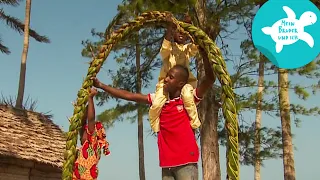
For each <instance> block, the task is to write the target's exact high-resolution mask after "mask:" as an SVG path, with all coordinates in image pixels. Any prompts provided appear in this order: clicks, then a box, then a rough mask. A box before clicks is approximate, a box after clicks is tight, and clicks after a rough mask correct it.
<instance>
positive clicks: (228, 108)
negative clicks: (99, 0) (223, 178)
mask: <svg viewBox="0 0 320 180" xmlns="http://www.w3.org/2000/svg"><path fill="white" fill-rule="evenodd" d="M169 15H170V13H169V12H159V11H152V12H146V13H142V14H141V15H140V16H138V17H136V18H135V19H134V20H132V21H129V22H127V23H125V24H123V25H122V26H121V27H119V28H118V29H117V30H115V31H114V32H113V33H111V35H110V36H108V37H107V38H108V39H106V41H105V43H104V44H103V45H102V46H101V48H100V52H99V53H98V55H96V56H95V57H94V58H93V60H92V61H91V63H90V67H89V69H88V72H87V76H86V78H85V79H84V81H83V83H82V87H81V89H80V90H79V91H78V94H77V100H76V103H75V104H74V112H73V116H72V117H71V118H70V119H69V121H70V126H69V132H68V133H67V142H66V151H65V162H64V164H63V175H62V176H63V177H62V179H63V180H71V179H72V172H73V171H72V169H73V164H74V162H75V159H76V146H77V139H78V132H79V129H80V128H81V119H82V117H83V115H84V111H85V108H86V104H87V102H88V96H89V93H88V92H89V89H90V88H91V87H92V84H93V82H92V80H91V78H92V77H96V75H97V74H98V72H99V71H100V68H101V66H102V64H103V62H104V61H105V60H106V58H107V57H108V55H109V53H110V51H111V50H112V48H113V47H114V45H115V44H116V43H118V42H120V41H121V40H123V39H124V38H125V37H126V36H127V35H129V34H131V33H133V32H135V31H137V30H139V29H141V28H143V27H147V26H154V25H155V24H167V23H168V22H167V17H168V16H169ZM171 17H172V16H171ZM172 19H173V23H174V24H176V25H177V28H178V30H179V31H180V32H182V33H185V34H187V35H188V36H189V37H191V39H192V41H193V42H194V43H195V44H197V45H199V46H200V47H202V48H203V49H204V50H205V52H206V55H207V56H208V58H209V61H210V64H211V65H212V68H213V71H214V74H215V76H216V77H217V78H218V80H219V81H220V83H221V85H222V96H221V101H222V112H223V115H224V118H225V119H226V121H225V128H226V129H227V132H228V139H227V143H228V148H227V149H228V150H227V151H228V152H227V154H228V156H227V174H228V178H229V179H230V180H239V178H240V177H239V150H238V149H239V145H238V119H237V114H236V106H235V99H234V92H233V90H232V88H231V84H232V82H231V79H230V75H229V74H228V72H227V68H226V63H225V61H224V60H223V57H222V54H221V51H220V49H219V48H218V47H217V46H216V44H215V43H214V42H213V41H212V40H211V39H210V38H209V36H208V35H207V34H206V33H204V32H203V31H202V30H201V29H199V28H197V27H195V26H193V25H191V24H188V23H184V22H181V21H178V20H177V19H175V18H174V17H172Z"/></svg>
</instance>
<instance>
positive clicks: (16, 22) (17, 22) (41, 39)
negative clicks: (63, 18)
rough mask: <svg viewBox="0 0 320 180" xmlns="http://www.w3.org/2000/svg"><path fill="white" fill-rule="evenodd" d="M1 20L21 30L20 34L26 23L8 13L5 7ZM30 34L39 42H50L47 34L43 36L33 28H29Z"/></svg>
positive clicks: (1, 13) (1, 11) (0, 12)
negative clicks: (5, 11)
mask: <svg viewBox="0 0 320 180" xmlns="http://www.w3.org/2000/svg"><path fill="white" fill-rule="evenodd" d="M0 20H3V21H5V22H6V23H7V25H8V26H9V27H10V28H12V29H13V30H15V31H17V32H19V33H20V34H22V33H23V32H24V24H23V23H22V22H21V21H20V20H19V19H17V18H15V17H12V16H9V15H6V14H5V13H4V11H3V9H0ZM29 34H30V36H31V37H33V38H34V39H35V40H36V41H38V42H42V43H50V40H49V39H48V38H47V37H46V36H41V35H39V34H38V33H37V32H36V31H34V30H32V29H30V30H29Z"/></svg>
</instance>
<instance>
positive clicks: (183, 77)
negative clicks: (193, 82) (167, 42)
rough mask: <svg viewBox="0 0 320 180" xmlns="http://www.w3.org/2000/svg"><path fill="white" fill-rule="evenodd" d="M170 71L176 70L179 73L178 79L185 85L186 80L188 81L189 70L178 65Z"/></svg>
mask: <svg viewBox="0 0 320 180" xmlns="http://www.w3.org/2000/svg"><path fill="white" fill-rule="evenodd" d="M172 69H177V70H179V71H180V72H181V74H180V76H179V78H180V79H181V80H183V81H185V82H186V83H187V82H188V79H189V69H188V68H187V67H185V66H183V65H180V64H177V65H174V66H173V67H172Z"/></svg>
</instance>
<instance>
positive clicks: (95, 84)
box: [91, 77, 102, 88]
mask: <svg viewBox="0 0 320 180" xmlns="http://www.w3.org/2000/svg"><path fill="white" fill-rule="evenodd" d="M91 80H92V81H93V86H94V87H96V88H100V87H101V85H102V84H101V82H100V81H99V80H98V78H96V77H92V78H91Z"/></svg>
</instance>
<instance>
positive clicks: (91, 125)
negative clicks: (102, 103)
mask: <svg viewBox="0 0 320 180" xmlns="http://www.w3.org/2000/svg"><path fill="white" fill-rule="evenodd" d="M97 93H98V91H97V89H95V88H91V89H90V92H89V99H88V110H87V118H88V129H89V132H93V131H94V129H95V118H96V112H95V108H94V101H93V98H94V96H95V95H96V94H97Z"/></svg>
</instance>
